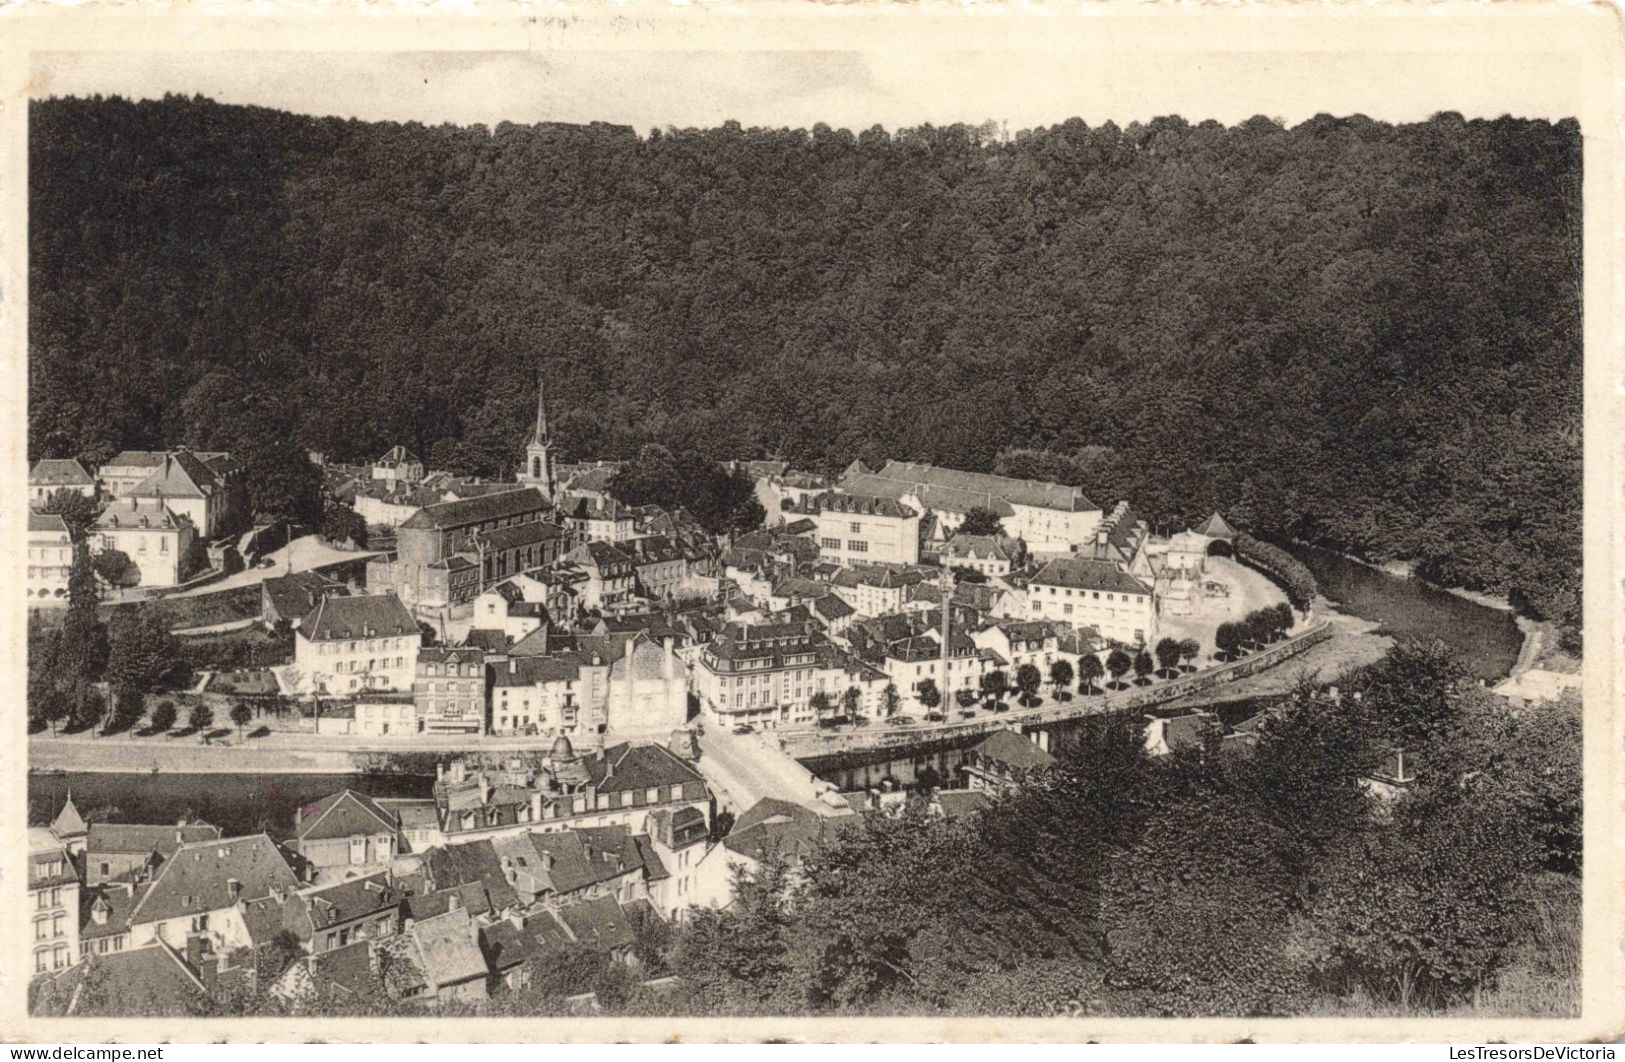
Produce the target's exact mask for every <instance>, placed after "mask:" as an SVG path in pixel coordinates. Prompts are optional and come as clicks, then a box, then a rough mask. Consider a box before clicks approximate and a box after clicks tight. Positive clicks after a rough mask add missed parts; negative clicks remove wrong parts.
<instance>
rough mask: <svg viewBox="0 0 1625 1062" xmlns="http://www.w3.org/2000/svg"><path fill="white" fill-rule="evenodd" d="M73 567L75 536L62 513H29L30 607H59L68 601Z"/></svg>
mask: <svg viewBox="0 0 1625 1062" xmlns="http://www.w3.org/2000/svg"><path fill="white" fill-rule="evenodd" d="M72 571H73V536H72V535H71V534H70V533H69V532H68V525H67V523H66V521H64V520H63V519H62V517H60V516H51V515H49V514H46V513H36V512H34V511H33V510H32V509H31V510H29V513H28V582H27V583H26V584H24V585H25V588H26V589H25V593H26V595H27V601H28V607H29V608H47V607H60V606H62V605H66V604H67V603H68V576H69V574H71V573H72Z"/></svg>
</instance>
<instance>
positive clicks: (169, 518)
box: [91, 495, 197, 587]
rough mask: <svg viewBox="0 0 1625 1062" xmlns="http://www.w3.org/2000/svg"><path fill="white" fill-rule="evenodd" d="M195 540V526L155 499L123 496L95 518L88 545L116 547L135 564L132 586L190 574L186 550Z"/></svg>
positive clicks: (170, 580) (104, 548)
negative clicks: (135, 578)
mask: <svg viewBox="0 0 1625 1062" xmlns="http://www.w3.org/2000/svg"><path fill="white" fill-rule="evenodd" d="M196 540H197V525H196V524H194V523H193V522H192V520H191V519H190V518H189V517H187V516H184V515H181V514H179V513H177V512H176V511H175V510H174V509H171V508H170V507H169V505H168V504H167V503H165V502H163V501H160V500H158V499H156V498H138V497H135V496H134V495H126V496H125V497H123V498H120V499H119V500H117V501H114V502H111V503H109V504H108V506H107V508H106V509H104V510H102V514H101V515H100V516H99V517H97V518H96V530H95V532H94V533H93V536H92V538H91V544H92V546H93V548H94V549H95V551H96V552H98V553H105V552H107V551H108V550H118V551H119V552H120V553H122V554H124V555H125V556H126V557H128V558H129V559H130V563H131V564H132V565H134V566H135V569H136V571H137V580H136V583H135V585H137V586H142V587H163V586H174V585H176V584H177V583H180V582H181V581H182V580H183V579H185V578H186V577H188V576H189V575H190V574H191V573H190V572H188V571H187V570H186V564H187V556H188V551H190V550H191V548H192V543H193V542H195V541H196Z"/></svg>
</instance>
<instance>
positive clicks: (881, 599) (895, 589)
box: [830, 564, 936, 616]
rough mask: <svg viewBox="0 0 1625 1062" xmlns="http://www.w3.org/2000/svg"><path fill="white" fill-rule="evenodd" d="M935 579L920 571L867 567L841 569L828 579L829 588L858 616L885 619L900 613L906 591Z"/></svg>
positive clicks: (885, 566)
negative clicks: (832, 588) (889, 615)
mask: <svg viewBox="0 0 1625 1062" xmlns="http://www.w3.org/2000/svg"><path fill="white" fill-rule="evenodd" d="M935 578H936V576H935V574H934V573H928V572H926V571H924V570H922V569H920V568H900V567H895V566H891V565H885V564H869V565H864V566H862V567H852V568H842V569H841V570H840V571H838V572H836V573H835V575H834V577H833V578H831V580H830V585H831V586H833V587H834V588H835V594H836V596H837V597H839V598H840V599H841V600H842V601H845V602H846V603H847V604H848V605H849V606H851V608H852V610H853V612H855V613H856V614H857V615H858V616H885V615H888V614H890V613H893V612H901V611H903V605H904V603H905V602H906V601H907V599H908V593H909V591H910V590H911V589H912V588H914V587H916V586H918V585H920V584H921V583H922V582H926V581H928V580H934V579H935Z"/></svg>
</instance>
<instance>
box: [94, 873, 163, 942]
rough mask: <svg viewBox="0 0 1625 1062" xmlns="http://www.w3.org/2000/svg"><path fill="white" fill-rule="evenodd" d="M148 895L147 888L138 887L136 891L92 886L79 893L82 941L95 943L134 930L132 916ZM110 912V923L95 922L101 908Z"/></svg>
mask: <svg viewBox="0 0 1625 1062" xmlns="http://www.w3.org/2000/svg"><path fill="white" fill-rule="evenodd" d="M146 891H147V887H146V886H145V885H138V886H136V887H135V888H134V889H130V888H124V887H120V886H117V885H91V886H88V887H86V888H85V889H83V890H81V891H80V893H79V939H81V940H94V939H96V938H97V937H116V936H118V935H119V934H121V933H123V932H125V931H126V930H128V929H129V928H130V912H131V911H134V910H135V905H136V901H137V900H139V899H140V898H141V896H142V894H144V893H145V892H146ZM98 904H99V905H101V906H102V907H103V908H104V909H105V910H106V911H107V921H106V922H103V923H98V922H97V921H96V919H95V910H96V907H97V905H98Z"/></svg>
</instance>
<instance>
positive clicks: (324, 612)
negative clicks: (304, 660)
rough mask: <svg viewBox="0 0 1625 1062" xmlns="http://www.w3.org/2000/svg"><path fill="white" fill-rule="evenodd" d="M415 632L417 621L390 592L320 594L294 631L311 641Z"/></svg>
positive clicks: (383, 636) (394, 635)
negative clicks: (339, 595)
mask: <svg viewBox="0 0 1625 1062" xmlns="http://www.w3.org/2000/svg"><path fill="white" fill-rule="evenodd" d="M369 632H370V633H369ZM417 633H418V621H417V620H416V619H415V618H414V617H413V616H412V613H411V611H410V610H408V609H407V607H406V606H405V605H403V604H401V599H400V598H398V597H396V596H395V595H394V594H366V595H360V596H356V597H324V598H322V600H321V602H320V603H319V604H317V606H316V610H315V611H314V612H312V613H311V614H310V615H309V616H307V617H305V620H304V622H303V623H301V624H300V625H299V631H298V634H299V636H300V637H301V638H307V639H309V640H310V641H313V642H326V641H350V640H352V639H361V638H391V637H396V636H399V635H403V634H417Z"/></svg>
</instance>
